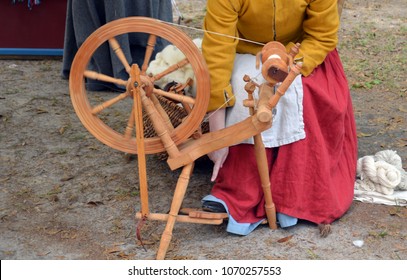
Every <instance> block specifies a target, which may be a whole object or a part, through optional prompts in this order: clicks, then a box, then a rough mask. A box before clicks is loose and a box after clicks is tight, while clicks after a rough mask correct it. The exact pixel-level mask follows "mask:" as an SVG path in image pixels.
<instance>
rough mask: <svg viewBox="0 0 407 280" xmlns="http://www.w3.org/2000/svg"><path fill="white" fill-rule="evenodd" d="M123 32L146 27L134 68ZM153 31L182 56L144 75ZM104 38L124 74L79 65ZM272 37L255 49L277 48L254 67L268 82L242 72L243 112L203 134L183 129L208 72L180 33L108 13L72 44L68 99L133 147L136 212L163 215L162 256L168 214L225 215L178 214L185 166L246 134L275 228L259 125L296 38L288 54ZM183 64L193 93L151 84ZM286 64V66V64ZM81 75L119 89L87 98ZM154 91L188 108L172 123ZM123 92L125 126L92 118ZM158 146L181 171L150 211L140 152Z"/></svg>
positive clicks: (207, 216) (206, 217)
mask: <svg viewBox="0 0 407 280" xmlns="http://www.w3.org/2000/svg"><path fill="white" fill-rule="evenodd" d="M130 32H141V33H147V34H150V35H149V37H148V43H147V46H146V53H145V57H144V63H143V65H142V66H141V69H140V67H139V66H138V65H136V64H133V65H130V64H129V63H128V60H127V59H126V57H125V54H124V52H123V50H122V49H121V46H120V44H119V43H118V41H117V40H116V37H117V36H119V35H122V34H125V33H130ZM157 37H161V38H164V39H165V40H167V41H169V42H170V43H172V44H174V45H175V46H176V47H178V48H179V49H180V50H181V52H183V53H184V55H185V57H186V58H185V59H184V60H182V61H181V62H178V63H176V64H174V65H171V66H170V67H168V69H166V70H165V71H163V72H162V73H160V74H158V75H155V76H149V75H147V74H146V69H147V66H148V63H149V61H150V59H151V56H152V52H153V48H154V45H155V42H156V39H157ZM106 42H108V43H109V45H110V47H111V49H112V50H113V51H114V53H115V54H116V55H117V57H118V58H119V60H120V61H121V62H122V64H123V67H124V69H125V70H126V72H127V73H128V75H129V79H127V80H122V79H118V78H114V77H110V76H107V75H105V74H103V73H97V72H94V71H91V70H88V69H87V65H88V63H89V61H90V60H91V59H92V55H93V53H94V52H95V51H96V50H97V49H98V48H99V47H100V46H101V45H102V44H103V43H106ZM278 44H279V43H277V42H274V43H271V44H270V43H269V44H267V45H266V46H265V48H264V49H263V51H264V52H265V53H267V57H269V56H270V54H273V53H278V57H280V59H278V58H275V57H274V58H273V59H274V60H273V61H265V60H264V61H263V65H267V69H263V70H262V73H263V72H264V74H265V75H266V77H265V78H266V80H267V81H268V82H267V83H264V84H262V85H257V84H255V83H254V82H252V81H251V80H250V78H247V77H245V78H246V82H247V85H246V87H245V89H246V91H247V92H248V96H249V100H248V101H247V104H246V105H247V106H248V107H249V108H250V112H251V116H250V117H248V118H247V119H245V120H244V121H242V122H240V123H238V124H235V125H233V126H231V127H228V128H225V129H223V130H220V131H216V132H210V133H206V134H203V135H202V136H201V137H199V138H196V137H191V135H192V134H193V133H194V132H195V131H196V130H197V128H198V127H199V125H200V123H201V121H202V119H203V117H204V115H205V113H206V108H207V105H208V101H209V74H208V70H207V68H206V64H205V62H204V60H203V58H202V56H201V54H200V52H199V50H198V48H197V47H196V46H195V45H194V43H193V42H192V41H191V40H190V39H189V37H188V36H187V35H186V34H185V33H183V32H182V31H180V30H178V29H177V28H175V27H174V26H171V25H169V24H166V23H165V22H162V21H158V20H155V19H151V18H144V17H130V18H124V19H119V20H115V21H112V22H110V23H108V24H106V25H104V26H102V27H101V28H99V29H98V30H96V31H95V32H94V33H93V34H92V35H91V36H89V38H88V39H87V40H86V41H85V42H84V44H83V45H82V46H81V48H80V49H79V51H78V53H77V55H76V57H75V59H74V62H73V64H72V69H71V75H70V79H69V86H70V94H71V99H72V103H73V107H74V109H75V111H76V113H77V115H78V117H79V119H80V120H81V122H82V123H83V125H84V126H85V127H86V128H87V129H88V130H89V131H90V132H91V134H93V135H94V136H95V137H96V138H97V139H98V140H100V141H101V142H102V143H104V144H106V145H108V146H110V147H112V148H114V149H117V150H120V151H123V152H126V153H134V154H137V156H138V171H139V182H140V199H141V211H140V212H139V213H137V214H136V218H138V219H151V220H162V221H166V227H165V229H164V232H163V233H162V237H161V241H160V246H159V249H158V252H157V259H164V258H165V255H166V252H167V250H168V246H169V244H170V242H171V237H172V232H173V228H174V225H175V222H188V223H200V224H221V223H222V222H223V219H224V218H225V217H227V216H225V214H224V213H221V214H215V213H202V212H199V211H198V212H191V213H190V214H188V215H179V211H180V208H181V204H182V201H183V199H184V196H185V192H186V189H187V186H188V183H189V180H190V176H191V173H192V171H193V166H194V161H195V160H196V159H198V158H199V157H201V156H203V155H205V154H207V153H209V152H212V151H215V150H217V149H220V148H223V147H226V146H230V145H233V144H236V143H239V142H241V141H243V140H244V139H247V138H250V137H254V140H255V153H256V159H257V161H258V166H259V174H260V177H261V183H262V188H263V191H264V194H265V198H266V199H265V200H266V205H265V208H266V213H267V220H268V223H269V226H270V228H272V229H275V228H276V220H275V208H274V204H273V201H272V196H271V189H270V181H269V178H268V175H267V174H268V167H267V164H265V163H264V160H265V149H264V145H263V143H262V140H261V137H260V133H261V132H262V131H264V130H266V129H268V128H270V127H271V125H272V114H271V110H272V109H273V108H274V107H275V106H276V104H277V102H278V101H279V99H280V97H281V96H282V95H284V93H285V91H286V90H287V88H288V87H289V86H290V84H291V83H292V81H293V80H294V79H295V77H296V76H297V75H298V74H299V73H300V72H299V71H300V67H301V65H300V64H294V63H293V58H294V56H295V54H296V52H298V47H299V45H297V46H296V47H295V48H294V49H293V50H292V52H291V53H290V54H286V53H285V49H284V47H283V48H281V46H279V45H278ZM266 47H267V48H266ZM282 50H284V51H282ZM263 57H266V56H263ZM186 64H190V65H191V67H192V69H193V70H194V74H195V76H196V88H197V92H196V96H195V98H194V99H193V98H189V97H186V96H180V95H178V94H176V93H173V92H163V91H162V90H160V89H157V88H155V87H154V82H155V81H156V80H158V79H160V78H161V77H163V76H165V75H167V74H169V73H172V72H173V71H176V70H177V69H179V68H181V67H183V66H184V65H186ZM270 69H271V70H273V71H271V70H270ZM288 69H291V70H290V71H288ZM267 75H268V76H267ZM273 75H275V76H273ZM85 79H91V80H100V81H103V82H110V83H114V84H118V85H121V86H123V87H125V92H124V93H122V94H119V95H117V96H116V97H114V98H112V99H110V100H108V101H105V102H102V103H101V104H98V105H96V106H93V105H91V104H90V102H89V100H88V98H87V90H86V88H85V82H84V81H85ZM276 83H281V84H280V86H279V87H278V89H277V90H276V91H275V92H274V89H273V86H274V85H275V84H276ZM256 87H259V91H260V94H259V96H260V99H259V102H258V105H257V110H255V108H254V107H255V106H254V102H253V100H252V97H251V94H252V92H253V91H254V89H255V88H256ZM155 95H165V96H169V97H170V98H172V99H174V100H178V101H179V102H181V103H182V104H187V105H186V106H188V110H187V111H188V112H189V115H188V116H187V117H186V118H185V120H184V121H183V122H182V123H181V124H180V125H179V126H177V127H173V126H172V125H171V122H170V120H169V118H168V115H167V114H166V113H165V111H164V110H163V109H162V108H161V106H160V104H159V102H157V98H156V96H155ZM123 100H131V102H132V103H133V106H132V110H131V112H130V114H129V119H128V121H127V127H126V128H125V131H124V132H123V133H118V132H117V131H115V130H114V129H112V128H111V127H109V126H108V125H106V124H105V123H104V122H103V121H102V120H101V119H100V118H99V114H100V113H101V112H103V110H105V109H106V108H109V107H110V106H113V105H114V104H116V103H118V102H122V101H123ZM143 112H145V114H147V116H148V117H149V119H150V120H151V122H152V125H153V127H154V130H155V131H156V134H157V136H156V137H152V138H151V139H146V138H144V133H143V123H142V115H143ZM133 134H135V136H133ZM162 151H166V152H167V153H168V155H169V158H168V161H167V163H168V165H169V166H170V168H171V169H172V170H175V169H177V168H180V167H182V172H181V174H180V176H179V179H178V181H177V184H176V188H175V191H174V195H173V198H172V202H171V209H170V211H169V213H168V214H161V213H150V211H149V206H148V186H147V172H146V165H145V154H152V153H158V152H162Z"/></svg>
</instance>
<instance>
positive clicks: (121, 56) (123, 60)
mask: <svg viewBox="0 0 407 280" xmlns="http://www.w3.org/2000/svg"><path fill="white" fill-rule="evenodd" d="M109 44H110V47H111V48H112V50H113V51H114V52H115V54H116V55H117V57H118V58H119V60H120V61H121V63H122V64H123V66H124V68H125V69H126V72H127V73H129V74H130V64H129V62H128V61H127V58H126V56H125V55H124V53H123V50H122V48H121V47H120V44H119V42H118V41H117V40H116V38H110V39H109Z"/></svg>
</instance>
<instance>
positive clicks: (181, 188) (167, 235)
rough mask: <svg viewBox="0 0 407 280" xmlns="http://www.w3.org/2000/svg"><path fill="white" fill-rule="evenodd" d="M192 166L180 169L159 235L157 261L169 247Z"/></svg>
mask: <svg viewBox="0 0 407 280" xmlns="http://www.w3.org/2000/svg"><path fill="white" fill-rule="evenodd" d="M193 166H194V163H190V164H188V165H185V166H184V167H183V169H182V172H181V175H180V176H179V178H178V182H177V185H176V187H175V191H174V196H173V199H172V203H171V209H170V213H169V214H168V220H167V224H166V226H165V229H164V232H163V234H162V235H161V241H160V246H159V248H158V252H157V257H156V259H157V260H163V259H164V258H165V254H166V253H167V250H168V246H169V245H170V242H171V238H172V231H173V229H174V225H175V221H176V219H177V217H178V213H179V210H180V209H181V204H182V201H183V199H184V196H185V192H186V190H187V187H188V183H189V178H190V176H191V173H192V170H193Z"/></svg>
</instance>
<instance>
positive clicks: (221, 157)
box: [208, 147, 229, 182]
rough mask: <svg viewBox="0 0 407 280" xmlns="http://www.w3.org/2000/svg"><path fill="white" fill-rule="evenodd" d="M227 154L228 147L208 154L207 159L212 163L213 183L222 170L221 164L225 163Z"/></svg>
mask: <svg viewBox="0 0 407 280" xmlns="http://www.w3.org/2000/svg"><path fill="white" fill-rule="evenodd" d="M228 154H229V147H225V148H222V149H219V150H217V151H214V152H211V153H209V154H208V157H209V158H210V159H211V160H212V161H213V163H214V165H213V171H212V177H211V181H212V182H213V181H215V180H216V177H218V173H219V169H221V168H222V166H223V163H224V162H225V160H226V158H227V156H228Z"/></svg>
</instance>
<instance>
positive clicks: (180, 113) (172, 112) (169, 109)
mask: <svg viewBox="0 0 407 280" xmlns="http://www.w3.org/2000/svg"><path fill="white" fill-rule="evenodd" d="M157 99H158V101H159V102H160V104H161V107H162V108H163V109H164V111H165V112H166V113H167V115H168V117H169V118H170V120H171V123H172V125H173V126H174V127H177V126H178V125H180V124H181V122H182V120H183V119H184V118H185V117H186V116H187V115H188V114H187V112H186V111H185V109H184V108H183V107H182V106H179V105H178V104H177V103H175V102H174V101H172V100H170V99H168V98H166V97H163V96H160V95H157ZM143 125H144V137H146V138H150V137H156V136H157V134H156V132H155V130H154V127H153V124H152V123H151V121H150V119H149V118H148V117H147V114H143ZM201 130H202V133H206V132H208V131H209V124H208V122H203V123H202V124H201ZM158 156H159V158H160V159H162V160H166V159H167V158H168V154H167V153H166V152H162V153H160V154H158Z"/></svg>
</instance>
